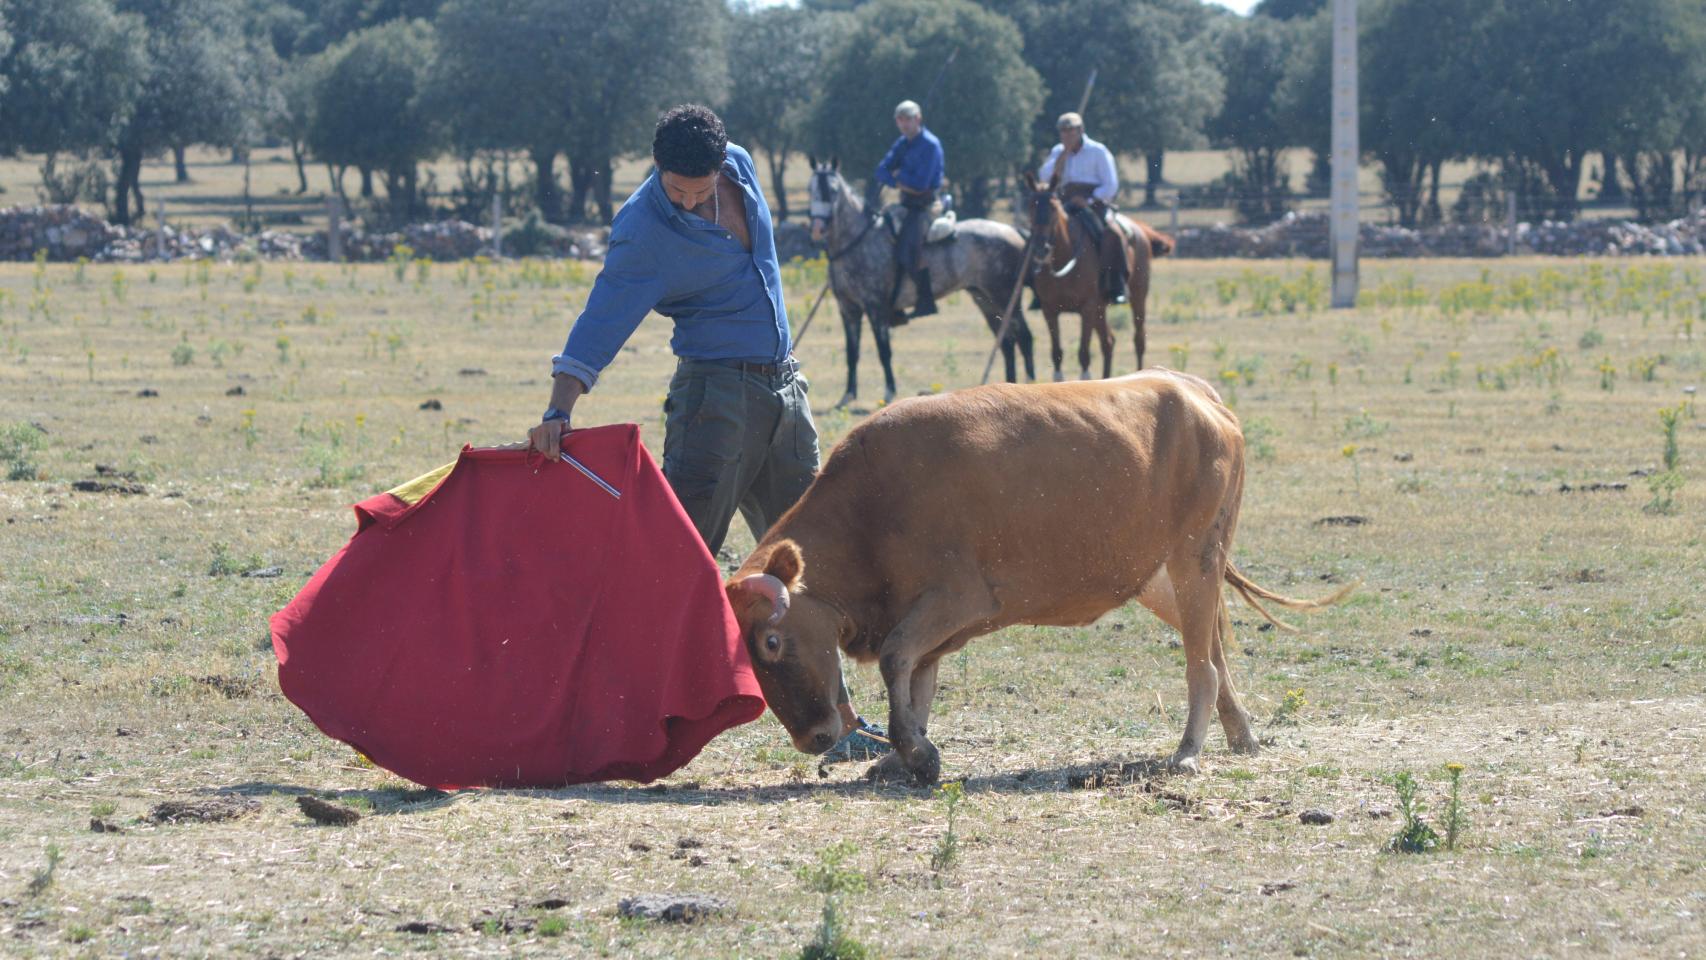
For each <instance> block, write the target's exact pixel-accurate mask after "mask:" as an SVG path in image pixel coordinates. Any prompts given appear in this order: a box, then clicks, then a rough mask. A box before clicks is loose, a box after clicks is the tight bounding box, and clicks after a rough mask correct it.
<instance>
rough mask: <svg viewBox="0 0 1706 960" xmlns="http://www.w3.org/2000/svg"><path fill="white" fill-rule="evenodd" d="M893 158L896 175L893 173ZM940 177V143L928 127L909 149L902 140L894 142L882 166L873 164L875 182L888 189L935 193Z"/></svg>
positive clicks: (940, 181) (941, 169)
mask: <svg viewBox="0 0 1706 960" xmlns="http://www.w3.org/2000/svg"><path fill="white" fill-rule="evenodd" d="M897 157H898V158H899V160H900V169H899V170H898V171H897V170H895V169H894V167H895V160H896V158H897ZM942 173H943V162H942V141H940V140H938V139H936V135H935V134H934V133H931V132H930V129H929V128H928V127H924V128H921V129H920V130H919V131H918V136H917V137H916V138H915V139H913V140H912V141H911V145H910V146H909V145H908V141H907V139H906V137H904V136H902V137H897V138H895V142H894V146H892V147H889V152H888V153H886V154H884V155H883V162H882V163H879V164H877V181H878V182H880V183H882V184H883V185H884V186H889V187H910V188H911V189H913V190H935V189H936V188H937V187H940V186H941V185H942Z"/></svg>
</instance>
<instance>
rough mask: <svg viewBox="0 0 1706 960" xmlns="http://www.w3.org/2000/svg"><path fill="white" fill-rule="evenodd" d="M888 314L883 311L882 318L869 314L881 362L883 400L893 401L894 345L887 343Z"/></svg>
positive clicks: (872, 333) (872, 336)
mask: <svg viewBox="0 0 1706 960" xmlns="http://www.w3.org/2000/svg"><path fill="white" fill-rule="evenodd" d="M888 320H889V314H888V313H886V312H885V313H884V314H883V316H882V319H880V320H879V319H878V317H877V314H876V313H875V312H873V313H872V314H871V338H872V339H873V340H875V341H877V359H878V360H880V361H882V364H883V387H884V389H883V402H884V403H893V402H894V397H895V385H894V347H893V345H892V344H890V343H889V331H890V329H891V328H890V326H889V323H888Z"/></svg>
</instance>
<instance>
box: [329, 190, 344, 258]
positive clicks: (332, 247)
mask: <svg viewBox="0 0 1706 960" xmlns="http://www.w3.org/2000/svg"><path fill="white" fill-rule="evenodd" d="M343 212H344V211H343V204H341V203H339V202H338V195H337V194H335V193H334V194H332V195H331V196H329V197H327V198H326V259H327V260H330V261H331V262H333V263H341V262H343V259H344V236H343V224H342V223H341V222H340V221H341V220H342V219H343Z"/></svg>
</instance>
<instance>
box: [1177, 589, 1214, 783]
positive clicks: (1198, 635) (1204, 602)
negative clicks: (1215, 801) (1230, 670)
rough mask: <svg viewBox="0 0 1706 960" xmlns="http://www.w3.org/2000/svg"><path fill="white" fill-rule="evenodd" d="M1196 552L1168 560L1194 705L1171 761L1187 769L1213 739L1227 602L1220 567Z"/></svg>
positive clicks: (1190, 770)
mask: <svg viewBox="0 0 1706 960" xmlns="http://www.w3.org/2000/svg"><path fill="white" fill-rule="evenodd" d="M1204 566H1205V564H1203V563H1201V562H1200V558H1198V557H1196V556H1185V557H1177V558H1174V559H1172V560H1169V561H1168V562H1167V575H1168V578H1169V579H1170V580H1171V581H1172V583H1173V596H1174V599H1175V602H1176V603H1177V612H1178V616H1179V635H1180V637H1181V638H1182V639H1183V641H1184V649H1185V688H1186V696H1187V700H1188V703H1189V706H1188V708H1187V710H1186V714H1185V732H1184V734H1183V736H1181V737H1180V738H1179V749H1178V750H1176V751H1174V753H1173V756H1172V759H1170V760H1169V761H1168V764H1169V765H1170V766H1172V767H1173V768H1174V769H1176V770H1179V771H1181V772H1185V773H1196V772H1197V769H1198V767H1197V757H1198V755H1199V754H1201V753H1202V748H1203V742H1204V741H1205V740H1206V739H1207V738H1208V723H1209V719H1210V717H1211V715H1212V714H1213V712H1214V707H1215V702H1216V701H1217V700H1218V699H1219V697H1220V670H1219V667H1218V666H1217V665H1216V664H1215V657H1214V644H1215V639H1216V636H1217V634H1218V633H1219V628H1220V616H1221V613H1222V611H1223V609H1224V601H1223V600H1222V599H1221V596H1220V579H1219V577H1218V576H1217V573H1218V571H1216V570H1214V569H1213V568H1212V567H1210V569H1208V570H1206V571H1205V570H1204V569H1203V567H1204Z"/></svg>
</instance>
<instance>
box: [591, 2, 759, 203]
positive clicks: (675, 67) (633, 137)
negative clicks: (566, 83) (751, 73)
mask: <svg viewBox="0 0 1706 960" xmlns="http://www.w3.org/2000/svg"><path fill="white" fill-rule="evenodd" d="M564 7H565V9H566V13H567V14H568V17H569V19H568V20H567V22H568V23H570V24H572V25H573V27H574V32H575V37H576V43H575V44H574V45H573V46H572V48H571V52H572V60H571V61H570V63H569V67H570V70H571V74H570V75H571V76H573V77H574V78H575V80H576V82H575V83H574V84H573V85H572V88H571V90H570V92H569V102H568V108H569V125H568V126H569V130H568V138H567V142H566V144H565V149H566V150H567V151H568V154H569V162H570V165H569V173H570V183H571V186H572V188H573V191H574V193H573V196H572V197H571V199H570V202H569V216H570V218H571V219H580V218H581V217H583V216H584V215H585V211H586V204H587V202H588V200H592V199H596V201H597V204H598V210H599V217H600V219H601V220H603V221H604V222H606V223H608V222H610V219H611V217H612V216H614V215H615V206H614V204H613V203H612V202H611V194H610V186H611V184H610V177H611V171H612V168H613V165H614V161H615V159H616V158H617V157H620V156H625V155H630V154H637V153H647V152H649V151H650V149H651V142H652V131H653V130H654V129H656V127H657V118H658V114H659V113H660V112H662V111H663V110H665V109H667V108H668V107H671V106H674V105H676V104H679V103H687V102H698V103H706V104H715V103H720V102H721V101H722V99H723V96H724V94H725V93H726V92H727V91H728V85H729V75H728V56H727V26H728V16H729V14H728V8H727V7H726V6H725V5H724V4H723V2H722V0H646V2H644V3H635V2H633V0H565V2H564Z"/></svg>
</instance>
